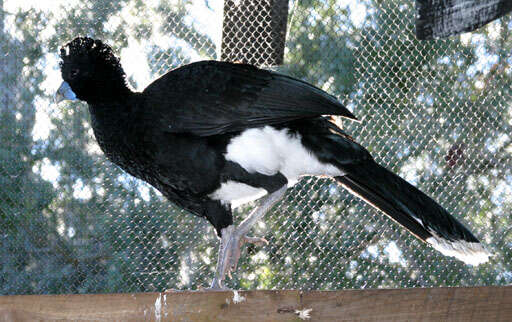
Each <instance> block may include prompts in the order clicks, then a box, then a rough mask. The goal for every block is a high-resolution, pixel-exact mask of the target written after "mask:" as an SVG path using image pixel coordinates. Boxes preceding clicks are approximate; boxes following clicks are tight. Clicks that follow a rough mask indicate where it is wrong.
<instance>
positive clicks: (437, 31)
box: [416, 0, 512, 40]
mask: <svg viewBox="0 0 512 322" xmlns="http://www.w3.org/2000/svg"><path fill="white" fill-rule="evenodd" d="M511 10H512V1H511V0H416V12H417V14H416V37H418V39H421V40H427V39H436V38H445V37H449V36H453V35H457V34H460V33H462V32H469V31H473V30H476V29H478V28H480V27H482V26H485V25H486V24H488V23H489V22H491V21H493V20H496V19H498V18H500V17H502V16H504V15H505V14H507V13H508V12H510V11H511Z"/></svg>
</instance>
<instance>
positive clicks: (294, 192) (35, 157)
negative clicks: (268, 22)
mask: <svg viewBox="0 0 512 322" xmlns="http://www.w3.org/2000/svg"><path fill="white" fill-rule="evenodd" d="M14 3H15V1H6V2H5V4H4V9H5V11H4V12H3V13H2V17H1V18H2V19H0V21H2V25H1V27H2V28H0V30H3V33H2V51H4V52H3V53H2V55H0V57H1V58H0V59H2V60H1V67H0V68H2V73H0V77H1V80H0V84H1V85H0V86H2V91H0V93H1V94H0V95H1V96H2V104H1V106H0V112H1V113H2V114H1V118H0V122H1V123H2V126H1V130H0V131H1V135H0V141H1V154H0V157H1V158H2V162H1V166H0V179H1V180H2V181H1V184H2V187H3V189H2V190H1V192H0V214H1V217H0V219H1V226H0V227H1V231H2V233H1V236H0V237H1V243H0V248H1V250H0V270H1V274H0V294H28V293H36V294H37V293H93V292H133V291H160V290H164V289H168V288H180V289H195V288H197V287H200V286H206V285H208V283H209V281H210V280H211V278H212V275H213V269H214V265H215V261H216V251H217V247H218V242H217V239H216V238H215V237H214V234H213V230H212V228H211V227H210V226H209V225H208V224H207V223H206V222H205V221H204V220H202V219H199V218H196V217H193V216H191V215H189V214H186V213H185V212H183V211H181V210H179V209H177V208H175V207H174V206H172V205H170V204H169V203H168V202H167V201H165V200H163V199H162V197H161V196H160V195H159V194H158V193H157V192H156V191H154V190H153V189H152V188H150V187H148V186H147V185H145V184H144V183H141V182H140V181H137V180H135V179H132V178H130V177H129V176H127V175H125V174H123V173H122V171H120V170H119V169H117V168H116V167H115V166H113V165H112V164H111V163H109V162H108V161H106V160H105V158H104V157H103V156H102V154H101V152H100V151H99V150H98V148H97V146H96V145H95V142H94V138H93V136H92V132H91V129H90V125H89V123H88V115H87V109H86V106H85V105H84V104H83V103H72V104H68V105H64V106H59V107H55V106H53V105H51V103H50V99H51V94H53V93H52V90H54V89H55V88H56V86H58V83H56V82H58V81H59V74H58V70H57V65H56V63H57V59H56V54H55V53H56V52H57V46H59V45H62V44H63V43H65V42H66V41H67V40H69V39H71V38H73V37H74V36H76V35H77V34H82V35H85V34H87V35H90V36H94V37H96V38H101V39H104V40H105V41H106V42H108V43H110V44H112V45H113V47H114V48H115V50H116V52H117V53H120V56H121V59H122V63H123V66H124V68H125V70H126V72H127V74H128V76H129V81H130V83H131V84H132V85H133V87H135V88H137V89H142V88H144V87H145V86H146V85H147V84H148V83H149V82H150V81H151V79H154V78H156V77H157V76H158V75H161V74H163V73H165V72H166V71H167V70H169V69H170V68H173V67H176V66H179V65H182V64H185V63H189V62H192V61H196V60H199V59H205V58H215V57H217V55H216V48H219V45H220V26H221V23H222V3H220V2H219V1H217V2H215V1H210V2H199V1H197V2H189V1H172V2H171V1H152V2H147V3H142V2H140V1H130V0H126V1H120V2H115V3H113V2H110V1H90V2H76V3H65V4H62V5H60V6H59V7H58V10H54V9H55V8H53V9H52V12H50V9H48V8H44V7H43V8H36V9H35V10H28V9H27V8H19V7H17V6H16V5H14ZM0 4H3V3H2V2H1V1H0ZM289 9H290V12H289V18H288V27H289V28H288V35H287V43H286V48H285V56H284V60H285V65H284V66H282V67H280V68H279V70H281V71H283V72H285V73H288V74H291V75H293V76H295V77H298V78H301V79H304V80H307V81H309V82H311V83H313V84H315V85H317V86H319V87H321V88H323V89H325V90H327V91H328V92H330V93H333V94H335V95H337V96H338V97H339V98H340V99H341V100H342V101H343V102H345V103H346V104H347V105H348V106H349V107H350V108H351V109H353V110H354V113H355V114H356V115H357V116H358V117H359V118H360V119H361V120H362V123H360V124H356V123H351V122H348V121H342V123H343V124H342V125H343V127H344V128H346V129H347V131H348V132H349V133H350V134H351V135H353V136H354V137H355V138H356V139H357V140H359V141H360V142H361V143H362V144H363V145H364V146H365V147H367V148H368V149H369V151H370V152H371V153H372V154H373V155H374V157H375V158H376V159H377V160H378V161H379V162H380V163H381V164H383V165H385V166H386V167H388V168H390V169H392V170H393V171H395V172H397V173H399V174H401V175H402V176H403V177H405V178H406V179H407V180H409V181H410V182H412V183H413V184H415V185H417V186H418V187H419V188H420V189H422V190H423V191H424V192H426V193H428V194H429V195H431V196H433V197H434V198H435V199H436V200H438V201H439V202H440V203H441V204H442V205H443V206H445V207H446V208H447V209H449V210H450V211H451V212H452V213H453V214H454V215H455V216H457V217H458V218H460V219H461V220H462V221H463V222H465V223H466V224H467V225H468V226H470V227H471V228H472V230H473V231H474V232H475V233H476V235H477V236H479V237H480V238H481V239H482V240H483V241H484V242H485V243H487V244H488V245H489V246H490V248H491V249H492V251H493V252H494V253H495V254H496V256H495V257H493V258H492V259H491V262H490V263H489V264H485V265H482V266H480V267H477V268H472V267H469V266H466V265H464V264H462V263H460V262H457V261H456V260H453V259H451V258H446V257H443V256H441V255H440V254H439V253H437V252H435V251H434V250H433V249H431V248H430V247H428V246H426V245H424V244H421V243H420V242H418V241H417V240H416V239H414V238H413V237H411V236H410V235H409V234H408V233H407V232H405V231H404V230H403V229H401V228H399V227H397V225H395V224H394V223H392V222H391V220H388V219H386V218H384V216H383V215H381V214H380V213H377V212H376V211H375V210H373V209H372V208H371V207H368V206H366V205H364V204H363V203H362V202H361V201H358V200H357V198H355V197H353V196H351V195H350V194H348V193H347V192H346V191H344V190H342V189H341V188H339V187H338V186H337V185H336V184H334V183H333V182H331V181H330V180H328V179H324V178H311V177H308V178H304V179H303V180H301V181H300V182H299V183H298V184H297V185H296V186H294V187H293V188H291V189H290V190H289V191H288V193H287V196H286V198H285V200H284V201H283V202H281V203H280V204H279V205H278V206H277V207H276V208H275V209H274V211H272V213H271V214H268V215H267V216H266V218H265V220H264V221H262V222H261V223H259V224H258V225H257V226H256V227H255V228H254V234H255V235H258V236H263V237H265V238H266V239H267V240H268V241H269V242H270V244H269V245H268V246H265V247H263V248H255V247H249V248H248V249H247V250H246V251H244V254H245V255H244V256H243V258H242V260H241V263H240V265H239V269H238V272H237V273H235V274H234V275H233V279H231V280H229V281H228V283H227V284H228V286H229V287H233V288H265V289H283V288H301V289H340V288H369V287H373V288H376V287H418V286H424V287H430V286H461V285H494V284H496V285H504V284H509V283H511V281H512V273H511V257H512V253H511V251H510V245H511V241H512V236H511V231H512V228H511V219H512V218H511V215H510V214H511V212H510V207H511V188H510V186H511V180H512V176H511V173H510V172H511V171H510V153H511V151H512V145H511V142H510V137H509V134H508V133H510V125H511V124H512V122H511V117H512V112H511V111H512V110H511V108H510V105H509V103H508V101H509V100H510V85H511V82H510V77H511V75H510V71H511V70H510V66H509V64H510V52H511V50H510V49H512V48H511V47H512V43H511V41H510V40H509V38H510V37H509V33H510V31H509V30H510V17H505V18H504V19H502V20H500V21H499V22H495V23H493V24H491V25H490V26H489V27H486V28H485V29H482V30H480V31H479V32H477V33H475V34H472V35H469V36H468V35H465V36H462V37H456V38H453V39H450V40H442V41H434V42H418V41H417V40H415V38H414V33H413V29H412V28H413V25H414V21H413V19H414V8H413V7H412V4H411V3H410V1H402V0H389V1H353V2H350V4H347V3H346V2H339V1H332V0H318V1H315V0H310V1H300V2H291V3H290V5H289ZM145 62H147V65H146V63H145ZM340 122H341V121H340ZM252 206H253V205H247V206H245V207H242V208H240V209H237V210H236V211H235V218H236V220H237V221H240V219H241V218H243V215H244V214H246V213H247V212H248V211H249V210H250V208H251V207H252Z"/></svg>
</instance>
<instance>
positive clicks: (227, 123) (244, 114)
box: [143, 61, 356, 136]
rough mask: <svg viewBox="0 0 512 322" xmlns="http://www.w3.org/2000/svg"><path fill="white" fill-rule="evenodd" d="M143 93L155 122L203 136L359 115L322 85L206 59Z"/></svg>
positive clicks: (153, 85) (163, 77)
mask: <svg viewBox="0 0 512 322" xmlns="http://www.w3.org/2000/svg"><path fill="white" fill-rule="evenodd" d="M143 96H144V101H145V103H144V106H145V109H144V114H145V115H146V117H148V118H149V119H150V120H152V122H153V124H154V125H155V126H160V127H161V128H162V129H165V131H168V132H172V133H192V134H195V135H198V136H210V135H216V134H222V133H227V132H233V131H240V130H244V129H246V128H251V127H259V126H264V125H271V124H279V123H283V122H288V121H292V120H297V119H303V118H310V117H317V116H320V115H339V116H343V117H346V118H350V119H354V120H356V118H355V116H354V115H353V114H352V113H351V112H350V111H349V110H348V109H347V108H346V107H345V106H343V105H342V104H341V103H340V102H339V101H338V100H337V99H336V98H335V97H334V96H332V95H329V94H327V93H326V92H324V91H322V90H321V89H319V88H317V87H315V86H313V85H310V84H308V83H306V82H303V81H301V80H298V79H294V78H292V77H288V76H285V75H282V74H278V73H275V72H272V71H268V70H262V69H258V68H256V67H254V66H251V65H245V64H234V63H227V62H217V61H203V62H198V63H193V64H190V65H186V66H184V67H181V68H178V69H176V70H174V71H171V72H169V73H168V74H166V75H164V76H162V77H161V78H159V79H157V80H156V81H155V82H153V83H152V84H151V85H149V86H148V87H147V88H146V89H145V90H144V92H143ZM155 122H156V123H155Z"/></svg>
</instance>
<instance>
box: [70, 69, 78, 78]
mask: <svg viewBox="0 0 512 322" xmlns="http://www.w3.org/2000/svg"><path fill="white" fill-rule="evenodd" d="M78 72H79V70H78V69H73V70H71V73H70V74H69V75H70V76H71V77H75V76H76V75H78Z"/></svg>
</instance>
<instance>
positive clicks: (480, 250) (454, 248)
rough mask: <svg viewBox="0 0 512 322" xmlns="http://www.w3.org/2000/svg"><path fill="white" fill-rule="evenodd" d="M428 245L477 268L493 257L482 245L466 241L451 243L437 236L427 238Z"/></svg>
mask: <svg viewBox="0 0 512 322" xmlns="http://www.w3.org/2000/svg"><path fill="white" fill-rule="evenodd" d="M427 243H429V244H430V245H432V247H434V248H435V249H436V250H438V251H440V252H441V253H442V254H443V255H446V256H453V257H455V258H457V259H458V260H461V261H463V262H464V263H466V264H470V265H475V266H476V265H480V264H482V263H485V262H487V261H488V260H489V257H490V256H492V254H491V253H489V252H488V251H487V249H485V247H484V246H483V245H482V244H480V243H474V242H467V241H465V240H455V241H450V240H446V239H444V238H442V237H439V236H437V235H433V237H430V238H427Z"/></svg>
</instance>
